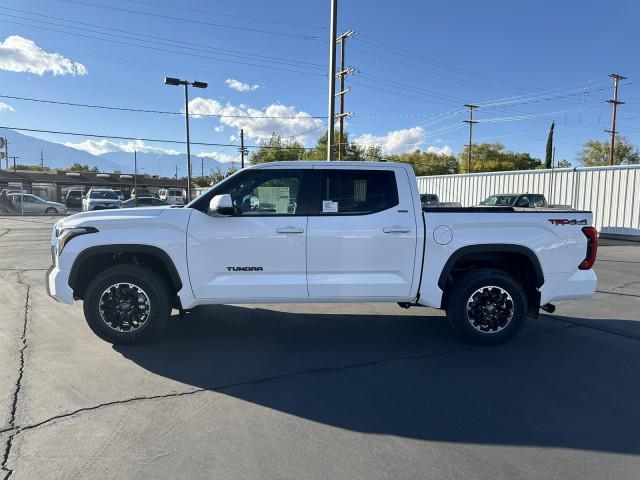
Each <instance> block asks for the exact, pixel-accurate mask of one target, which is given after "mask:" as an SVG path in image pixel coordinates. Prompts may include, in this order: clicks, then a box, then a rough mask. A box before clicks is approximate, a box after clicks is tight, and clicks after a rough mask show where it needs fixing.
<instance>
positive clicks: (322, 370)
mask: <svg viewBox="0 0 640 480" xmlns="http://www.w3.org/2000/svg"><path fill="white" fill-rule="evenodd" d="M557 320H561V319H557ZM567 323H570V322H567ZM574 327H575V325H573V324H567V325H563V326H561V327H558V328H550V329H545V330H541V331H537V332H531V333H529V334H526V335H522V336H533V335H542V334H548V333H555V332H557V331H559V330H566V329H569V328H574ZM478 348H484V347H476V346H466V347H462V348H460V347H459V348H453V349H450V350H445V351H442V352H435V353H434V352H428V353H413V354H406V355H395V356H392V357H383V358H379V359H375V360H369V361H366V362H358V363H351V364H346V365H334V366H324V367H318V368H309V369H304V370H296V371H293V372H286V373H280V374H276V375H269V376H266V377H260V378H256V379H249V380H243V381H240V382H232V383H227V384H221V385H212V386H208V387H201V388H195V389H191V390H187V391H182V392H172V393H164V394H158V395H140V396H135V397H130V398H126V399H121V400H113V401H110V402H103V403H98V404H96V405H92V406H90V407H82V408H78V409H76V410H73V411H71V412H67V413H62V414H60V415H54V416H52V417H49V418H46V419H44V420H41V421H39V422H36V423H33V424H30V425H24V426H17V427H12V428H14V430H15V432H14V434H13V436H15V435H18V434H20V433H22V432H25V431H29V430H33V429H36V428H39V427H42V426H44V425H47V424H49V423H52V422H54V421H56V420H62V419H65V418H70V417H73V416H76V415H78V414H80V413H85V412H91V411H95V410H100V409H102V408H105V407H111V406H114V405H126V404H130V403H137V402H144V401H148V400H160V399H166V398H178V397H186V396H191V395H196V394H199V393H204V392H218V393H221V392H225V391H227V390H231V389H234V388H240V387H245V386H251V385H261V384H265V383H269V382H274V381H278V380H283V379H287V378H294V377H301V376H307V375H315V374H321V373H329V372H340V371H346V370H354V369H360V368H368V367H374V366H377V365H382V364H387V363H394V362H401V361H407V360H421V359H425V358H434V357H440V356H444V355H449V354H455V353H464V352H468V351H470V350H474V349H478Z"/></svg>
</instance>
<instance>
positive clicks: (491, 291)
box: [446, 268, 528, 345]
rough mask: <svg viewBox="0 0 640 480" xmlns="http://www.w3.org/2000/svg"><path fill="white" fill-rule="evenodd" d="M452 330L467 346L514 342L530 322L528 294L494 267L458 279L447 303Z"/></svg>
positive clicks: (510, 277) (472, 272)
mask: <svg viewBox="0 0 640 480" xmlns="http://www.w3.org/2000/svg"><path fill="white" fill-rule="evenodd" d="M446 310H447V317H448V319H449V323H450V324H451V326H452V328H453V330H454V331H455V332H456V333H457V334H458V335H459V336H460V337H461V338H462V339H463V340H464V341H466V342H467V343H471V344H474V345H498V344H501V343H504V342H506V341H508V340H510V339H512V338H513V337H514V336H515V335H516V334H517V333H518V332H519V331H520V329H521V328H522V327H523V326H524V324H525V321H526V319H527V312H528V308H527V295H526V294H525V292H524V290H523V288H522V286H521V285H520V283H519V282H518V281H517V280H516V279H515V278H513V277H512V276H511V275H509V274H508V273H506V272H504V271H502V270H496V269H492V268H482V269H478V270H474V271H469V272H467V273H464V274H462V275H461V276H460V277H459V278H458V279H456V281H455V283H454V284H453V287H452V290H451V292H450V294H449V299H448V301H447V306H446Z"/></svg>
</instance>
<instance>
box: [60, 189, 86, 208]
mask: <svg viewBox="0 0 640 480" xmlns="http://www.w3.org/2000/svg"><path fill="white" fill-rule="evenodd" d="M83 195H84V192H83V191H82V190H69V191H68V192H67V194H66V195H65V197H64V203H65V204H66V206H67V208H82V196H83Z"/></svg>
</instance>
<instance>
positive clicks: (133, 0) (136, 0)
mask: <svg viewBox="0 0 640 480" xmlns="http://www.w3.org/2000/svg"><path fill="white" fill-rule="evenodd" d="M127 1H128V2H129V3H139V4H141V5H150V6H154V7H161V8H170V9H174V10H180V11H187V12H194V13H204V14H207V15H215V16H219V17H229V18H237V19H239V20H252V21H255V22H264V23H273V24H276V25H288V26H290V27H300V28H314V29H316V30H326V28H325V27H321V26H319V25H309V24H304V23H293V22H283V21H280V20H272V19H268V18H260V17H247V16H243V15H233V14H230V13H220V12H212V11H211V10H203V9H199V8H189V7H185V6H184V5H180V6H176V5H167V4H163V3H159V2H149V1H144V0H127Z"/></svg>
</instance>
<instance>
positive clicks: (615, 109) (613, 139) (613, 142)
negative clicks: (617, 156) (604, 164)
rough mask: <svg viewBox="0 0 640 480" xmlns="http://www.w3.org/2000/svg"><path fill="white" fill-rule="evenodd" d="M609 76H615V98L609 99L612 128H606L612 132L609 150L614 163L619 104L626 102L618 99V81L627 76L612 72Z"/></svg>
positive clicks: (610, 160)
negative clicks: (611, 107)
mask: <svg viewBox="0 0 640 480" xmlns="http://www.w3.org/2000/svg"><path fill="white" fill-rule="evenodd" d="M609 77H611V78H613V99H612V100H607V103H610V104H611V105H613V115H612V116H611V130H605V132H607V133H610V134H611V148H610V150H609V165H613V155H614V152H615V146H616V133H617V132H616V114H617V112H618V105H622V104H623V103H624V102H621V101H619V100H618V81H620V80H625V79H626V78H627V77H623V76H622V75H618V74H617V73H612V74H611V75H609Z"/></svg>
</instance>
